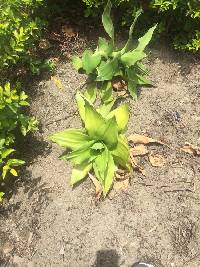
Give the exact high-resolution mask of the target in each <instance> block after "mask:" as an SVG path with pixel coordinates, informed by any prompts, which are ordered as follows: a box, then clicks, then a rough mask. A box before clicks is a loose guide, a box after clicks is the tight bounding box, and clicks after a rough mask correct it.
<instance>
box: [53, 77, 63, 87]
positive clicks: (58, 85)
mask: <svg viewBox="0 0 200 267" xmlns="http://www.w3.org/2000/svg"><path fill="white" fill-rule="evenodd" d="M51 80H52V81H53V82H54V84H55V86H56V87H58V89H60V90H64V87H63V85H62V82H61V80H60V79H58V78H57V77H56V76H51Z"/></svg>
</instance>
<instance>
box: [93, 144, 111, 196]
mask: <svg viewBox="0 0 200 267" xmlns="http://www.w3.org/2000/svg"><path fill="white" fill-rule="evenodd" d="M93 169H94V172H95V175H96V177H97V178H98V180H99V181H100V183H101V185H102V188H103V193H104V196H106V194H107V193H108V191H109V189H110V188H111V185H112V183H113V177H114V172H115V165H114V161H113V157H112V155H111V153H110V152H109V151H108V149H105V150H104V151H103V153H101V154H100V155H99V156H98V157H97V158H96V159H95V161H94V163H93Z"/></svg>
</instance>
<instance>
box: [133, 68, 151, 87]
mask: <svg viewBox="0 0 200 267" xmlns="http://www.w3.org/2000/svg"><path fill="white" fill-rule="evenodd" d="M129 73H130V74H129V79H131V80H132V81H133V82H135V83H136V84H139V85H147V84H148V85H151V84H152V83H151V81H149V80H148V79H146V78H145V77H144V76H142V75H139V74H137V73H135V72H134V70H133V71H131V72H129Z"/></svg>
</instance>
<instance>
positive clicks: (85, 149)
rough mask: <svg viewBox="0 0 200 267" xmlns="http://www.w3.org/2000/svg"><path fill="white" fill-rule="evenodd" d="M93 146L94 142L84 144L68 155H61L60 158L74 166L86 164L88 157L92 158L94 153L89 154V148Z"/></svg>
mask: <svg viewBox="0 0 200 267" xmlns="http://www.w3.org/2000/svg"><path fill="white" fill-rule="evenodd" d="M93 144H94V141H90V142H86V143H85V144H84V145H83V146H81V147H80V148H78V149H77V150H74V151H72V152H71V153H68V154H67V155H63V156H61V157H60V158H61V159H64V160H70V161H72V162H73V163H74V164H75V165H79V164H82V163H83V162H86V161H87V162H88V161H89V159H90V157H91V156H93V154H94V153H92V152H91V146H92V145H93Z"/></svg>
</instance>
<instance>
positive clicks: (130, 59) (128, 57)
mask: <svg viewBox="0 0 200 267" xmlns="http://www.w3.org/2000/svg"><path fill="white" fill-rule="evenodd" d="M145 57H146V54H145V53H144V52H143V51H141V50H139V49H134V50H133V51H130V52H127V53H125V54H123V55H122V56H121V62H122V63H123V64H124V65H125V66H127V67H130V66H133V65H135V64H136V62H137V61H139V60H142V59H143V58H145Z"/></svg>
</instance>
